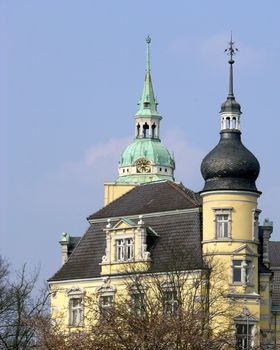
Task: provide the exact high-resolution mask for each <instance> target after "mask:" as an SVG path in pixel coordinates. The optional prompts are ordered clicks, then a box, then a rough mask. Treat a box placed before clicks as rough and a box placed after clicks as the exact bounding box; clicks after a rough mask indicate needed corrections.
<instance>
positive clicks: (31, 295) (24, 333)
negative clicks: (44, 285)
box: [0, 258, 47, 350]
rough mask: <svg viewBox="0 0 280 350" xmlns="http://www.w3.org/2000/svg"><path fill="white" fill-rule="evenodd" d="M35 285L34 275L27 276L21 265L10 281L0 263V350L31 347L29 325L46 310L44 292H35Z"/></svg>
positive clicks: (31, 329)
mask: <svg viewBox="0 0 280 350" xmlns="http://www.w3.org/2000/svg"><path fill="white" fill-rule="evenodd" d="M37 281H38V273H34V274H33V275H28V274H27V272H26V266H25V265H24V266H23V267H22V269H21V271H19V272H17V273H16V277H15V279H14V280H11V277H10V275H9V272H8V264H7V263H6V262H5V260H3V259H2V258H1V259H0V295H1V296H0V325H1V326H0V348H1V349H5V350H10V349H13V350H24V349H30V348H31V347H32V346H33V344H35V337H34V335H35V329H34V325H33V323H34V322H33V321H34V319H36V317H38V316H40V315H42V314H43V313H44V312H45V311H46V306H47V290H46V289H44V290H43V291H42V292H38V291H36V290H35V288H36V287H37ZM35 293H37V295H35Z"/></svg>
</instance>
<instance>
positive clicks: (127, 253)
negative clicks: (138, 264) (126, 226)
mask: <svg viewBox="0 0 280 350" xmlns="http://www.w3.org/2000/svg"><path fill="white" fill-rule="evenodd" d="M133 250H134V242H133V239H132V238H125V239H117V240H116V260H117V261H129V260H131V259H132V258H133Z"/></svg>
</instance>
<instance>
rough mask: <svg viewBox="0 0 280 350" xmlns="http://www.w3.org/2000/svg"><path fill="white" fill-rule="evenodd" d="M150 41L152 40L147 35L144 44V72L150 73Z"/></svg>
mask: <svg viewBox="0 0 280 350" xmlns="http://www.w3.org/2000/svg"><path fill="white" fill-rule="evenodd" d="M151 41H152V39H151V37H150V36H149V35H148V36H147V38H146V43H147V58H146V72H150V70H151V68H150V43H151Z"/></svg>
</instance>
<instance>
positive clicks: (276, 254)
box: [268, 241, 280, 306]
mask: <svg viewBox="0 0 280 350" xmlns="http://www.w3.org/2000/svg"><path fill="white" fill-rule="evenodd" d="M268 249H269V260H270V269H271V270H272V271H273V284H272V304H274V305H279V306H280V241H271V242H269V246H268ZM275 268H278V269H279V270H278V269H275Z"/></svg>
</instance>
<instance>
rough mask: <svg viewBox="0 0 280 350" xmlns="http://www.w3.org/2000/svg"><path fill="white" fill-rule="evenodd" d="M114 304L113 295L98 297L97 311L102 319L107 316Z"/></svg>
mask: <svg viewBox="0 0 280 350" xmlns="http://www.w3.org/2000/svg"><path fill="white" fill-rule="evenodd" d="M113 304H114V295H113V294H103V295H100V297H99V310H100V315H101V316H102V317H106V316H109V314H110V312H111V310H112V307H113Z"/></svg>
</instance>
